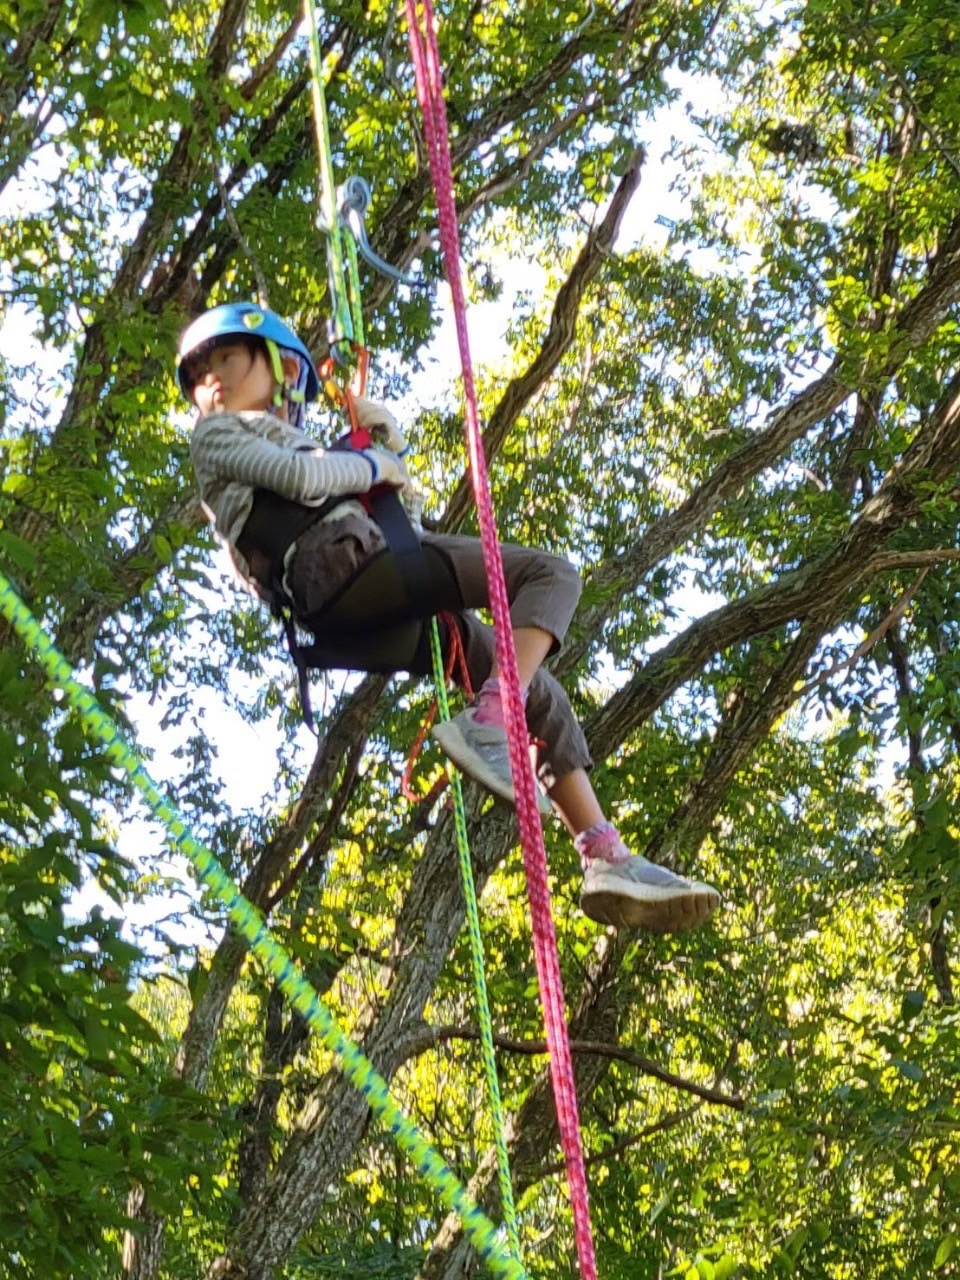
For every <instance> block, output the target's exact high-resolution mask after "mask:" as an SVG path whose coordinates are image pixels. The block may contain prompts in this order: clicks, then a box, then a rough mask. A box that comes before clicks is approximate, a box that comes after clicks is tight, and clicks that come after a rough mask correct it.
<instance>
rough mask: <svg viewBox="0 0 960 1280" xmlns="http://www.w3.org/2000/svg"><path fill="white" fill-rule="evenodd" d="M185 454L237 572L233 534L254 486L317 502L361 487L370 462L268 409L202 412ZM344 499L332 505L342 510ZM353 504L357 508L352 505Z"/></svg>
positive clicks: (243, 566) (245, 568) (241, 563)
mask: <svg viewBox="0 0 960 1280" xmlns="http://www.w3.org/2000/svg"><path fill="white" fill-rule="evenodd" d="M190 457H191V459H192V461H193V467H194V470H195V472H196V475H197V480H198V481H199V484H200V497H201V500H202V503H203V509H204V511H205V513H206V515H207V518H208V519H209V520H210V521H211V522H212V523H213V527H214V529H215V530H216V532H217V534H218V535H219V536H220V537H221V538H222V539H223V541H224V542H225V543H226V544H227V547H228V549H229V552H230V557H231V559H232V560H233V563H234V565H235V566H236V568H237V570H238V572H239V573H240V575H241V576H242V577H243V578H245V579H246V581H247V582H248V583H249V582H251V581H252V580H251V576H250V566H249V565H248V564H247V562H246V560H245V559H244V557H243V555H242V554H241V553H240V552H239V551H238V550H237V538H238V537H239V536H240V532H241V530H242V529H243V526H244V523H245V522H246V519H247V517H248V516H249V514H250V510H251V508H252V506H253V491H254V489H270V490H271V491H272V492H273V493H279V494H280V495H281V496H282V497H284V498H291V499H293V501H294V502H302V503H303V504H304V505H305V506H308V507H318V506H320V505H321V504H322V503H323V502H325V501H326V500H327V498H332V497H336V496H339V495H341V494H354V493H366V492H367V491H368V490H369V488H370V486H371V483H372V479H373V468H372V467H371V465H370V462H369V461H368V460H367V459H366V458H365V457H364V456H363V455H362V454H360V453H353V452H351V451H349V450H344V451H342V452H341V451H339V450H336V451H330V450H327V449H324V448H323V446H322V445H320V444H318V443H317V441H316V440H311V438H310V437H309V436H306V435H304V434H303V433H302V432H300V431H296V430H294V428H293V427H290V426H288V425H287V424H286V423H285V422H283V421H282V420H281V419H280V418H277V417H275V416H274V415H273V414H272V413H258V412H252V411H244V412H240V413H212V414H209V415H208V416H207V417H205V418H201V419H200V421H199V422H198V423H197V425H196V427H195V428H194V431H193V437H192V439H191V441H190ZM349 509H350V508H349V507H348V506H342V507H339V508H338V509H337V513H338V515H339V514H343V512H344V511H347V510H349ZM356 510H358V511H361V512H362V508H361V507H360V506H359V504H358V505H357V507H356Z"/></svg>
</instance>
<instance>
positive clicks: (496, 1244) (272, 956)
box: [0, 573, 526, 1280]
mask: <svg viewBox="0 0 960 1280" xmlns="http://www.w3.org/2000/svg"><path fill="white" fill-rule="evenodd" d="M0 612H2V614H3V616H4V617H5V618H6V619H7V621H8V622H9V623H10V624H11V625H12V626H13V628H14V630H15V631H16V632H17V634H18V635H19V636H20V638H21V639H22V640H23V642H24V644H25V645H26V646H27V648H28V649H30V650H31V651H32V652H33V653H34V655H35V656H36V658H37V660H38V661H39V663H40V665H41V666H42V667H43V670H44V671H45V672H46V674H47V676H48V678H49V679H50V680H51V681H52V682H53V683H54V684H58V685H59V686H60V687H61V688H62V689H63V691H64V693H65V694H66V695H67V698H68V700H69V702H70V704H71V706H73V708H74V709H75V710H76V711H77V712H78V714H79V716H80V721H81V724H82V725H83V728H84V730H85V732H86V733H88V734H89V735H90V736H91V737H93V738H96V739H98V740H99V741H100V742H101V744H102V745H103V747H104V748H105V750H106V754H107V756H108V758H109V759H110V760H111V761H112V762H113V763H114V764H115V765H117V766H118V767H119V768H120V769H122V770H123V771H124V773H125V774H126V775H127V777H128V779H129V780H130V782H131V783H132V784H133V785H134V787H136V789H137V790H138V791H139V792H140V794H141V795H142V796H143V798H144V799H145V800H146V802H147V804H148V805H149V806H150V809H151V810H152V812H153V814H154V815H155V817H156V818H157V819H158V820H159V821H160V822H161V823H163V825H164V826H165V827H166V829H167V831H168V832H169V835H170V837H171V841H172V843H173V844H174V846H175V847H176V848H177V849H178V850H179V851H180V852H181V853H182V854H183V855H184V856H185V857H186V858H187V859H188V860H189V862H190V864H191V866H192V867H193V870H194V873H195V875H196V877H197V879H198V880H199V881H200V883H201V884H202V885H204V886H205V887H206V888H207V889H209V890H210V892H211V893H212V894H214V896H215V897H217V898H219V900H220V901H221V902H222V903H223V905H224V906H225V907H226V909H227V914H228V915H229V917H230V920H231V921H232V923H233V925H234V927H235V928H236V929H237V931H238V932H239V933H240V935H241V936H242V937H243V939H244V940H245V941H246V943H247V944H248V946H249V947H250V950H251V951H252V952H253V954H254V955H255V956H256V957H257V959H258V960H259V961H260V963H261V964H262V965H263V967H264V968H265V969H266V970H267V972H268V973H269V974H271V975H272V977H273V978H274V979H275V980H276V982H277V985H278V986H279V987H280V990H281V991H282V992H283V994H284V995H285V996H286V997H287V999H288V1000H289V1001H290V1003H291V1004H292V1005H293V1007H294V1008H295V1009H296V1011H297V1012H298V1013H299V1014H300V1015H301V1016H302V1017H303V1018H304V1019H305V1020H306V1022H307V1023H308V1025H309V1026H310V1027H311V1028H312V1030H313V1031H315V1032H316V1033H317V1035H319V1036H320V1038H321V1039H322V1040H323V1042H324V1044H326V1046H327V1048H328V1049H330V1051H331V1052H332V1053H333V1054H334V1056H335V1058H336V1061H337V1065H338V1067H339V1068H340V1070H341V1071H342V1072H343V1074H344V1075H345V1076H346V1078H347V1079H348V1080H349V1081H350V1083H351V1084H352V1085H354V1086H355V1087H356V1088H357V1089H359V1090H360V1092H361V1093H362V1094H363V1096H364V1097H365V1098H366V1100H367V1102H368V1104H369V1106H370V1109H371V1111H372V1112H373V1114H374V1115H375V1116H376V1117H377V1119H378V1120H379V1121H380V1122H381V1124H382V1125H383V1126H384V1127H385V1128H386V1129H387V1130H388V1131H389V1133H390V1135H391V1136H392V1137H393V1138H394V1139H395V1141H396V1143H397V1146H398V1147H399V1148H400V1149H401V1151H403V1152H404V1153H405V1154H406V1155H407V1156H409V1158H410V1159H411V1161H412V1162H413V1164H414V1165H415V1166H416V1168H417V1170H418V1172H419V1173H420V1174H421V1176H422V1177H423V1178H424V1179H425V1180H426V1181H427V1182H428V1183H429V1184H430V1185H431V1186H432V1187H433V1189H434V1190H435V1191H436V1192H437V1194H438V1196H439V1198H440V1200H441V1201H442V1203H443V1204H444V1205H445V1206H446V1207H447V1208H448V1209H451V1210H453V1211H454V1212H456V1213H458V1214H459V1215H460V1220H461V1221H462V1223H463V1229H464V1232H465V1233H466V1235H467V1237H468V1239H469V1240H470V1242H471V1244H472V1245H473V1247H474V1248H475V1249H476V1250H477V1252H478V1253H479V1254H480V1257H481V1258H482V1259H483V1260H484V1262H485V1263H486V1264H487V1266H488V1267H489V1269H490V1271H491V1272H492V1274H493V1275H495V1276H503V1277H506V1280H526V1272H525V1271H524V1270H523V1268H522V1267H521V1265H520V1264H519V1262H517V1261H516V1260H515V1259H514V1258H512V1257H511V1256H510V1255H509V1254H508V1253H507V1252H506V1250H505V1249H504V1247H503V1245H502V1243H501V1242H500V1240H499V1239H498V1235H499V1232H498V1229H497V1227H496V1226H495V1225H494V1224H493V1223H492V1222H491V1221H490V1219H489V1218H488V1217H487V1216H486V1215H485V1214H484V1213H483V1211H482V1210H481V1209H480V1207H479V1206H478V1205H477V1203H476V1202H475V1201H474V1200H473V1198H472V1197H471V1196H470V1195H469V1193H468V1192H467V1191H466V1190H465V1189H464V1188H463V1187H462V1186H461V1184H460V1183H459V1182H458V1181H457V1178H456V1176H455V1175H454V1173H453V1171H452V1170H451V1169H450V1168H449V1167H448V1166H447V1165H446V1164H445V1163H444V1161H443V1160H442V1159H441V1157H440V1156H439V1155H438V1153H437V1152H436V1151H435V1150H434V1148H433V1147H432V1146H431V1145H430V1143H429V1142H427V1140H426V1139H425V1138H424V1137H423V1135H422V1134H421V1133H420V1132H419V1130H418V1129H417V1128H416V1126H415V1125H413V1124H411V1122H410V1121H409V1120H408V1119H407V1118H406V1117H405V1116H404V1114H403V1112H402V1111H401V1110H400V1108H399V1107H398V1106H397V1104H396V1102H394V1100H393V1098H392V1097H391V1096H390V1091H389V1088H388V1086H387V1082H386V1080H384V1078H383V1077H382V1076H381V1075H380V1074H379V1073H378V1072H377V1070H376V1068H375V1067H374V1066H373V1064H372V1063H371V1062H370V1061H369V1060H368V1059H367V1058H365V1057H364V1055H363V1054H362V1053H361V1051H360V1049H359V1048H358V1047H357V1046H356V1045H355V1044H354V1043H353V1042H352V1041H351V1040H350V1039H348V1038H347V1036H346V1035H345V1034H344V1033H343V1031H341V1029H340V1027H339V1026H338V1024H337V1022H336V1020H335V1019H334V1018H333V1016H332V1015H331V1014H330V1013H329V1012H328V1011H327V1010H326V1009H325V1008H324V1006H323V1004H322V1003H321V1002H320V998H319V996H318V995H317V993H316V992H315V991H314V989H313V987H312V986H311V985H310V983H309V982H307V980H306V978H304V976H303V974H302V973H301V971H300V969H299V967H298V966H297V964H296V963H295V961H293V960H292V959H291V958H290V956H288V955H287V953H286V952H285V951H284V949H283V947H282V946H281V945H280V943H279V942H277V940H276V938H275V937H274V936H273V934H272V933H271V932H270V930H269V929H268V928H267V926H266V925H265V924H264V922H263V918H262V916H261V915H260V913H259V912H258V911H257V909H256V907H254V906H253V904H252V903H250V902H248V901H247V899H246V898H245V897H244V896H243V895H242V894H241V893H240V890H239V889H238V888H237V886H236V885H235V884H234V883H233V881H232V880H231V879H230V877H229V876H228V875H227V873H226V872H225V871H224V869H223V867H222V866H221V865H220V863H219V862H218V861H217V859H216V858H215V857H214V856H213V854H212V853H211V852H210V850H209V849H207V848H205V847H204V846H203V845H202V844H200V843H199V841H198V840H196V839H195V838H194V836H193V835H192V834H191V833H190V830H189V828H188V826H187V823H186V821H185V819H184V816H183V814H182V813H180V811H179V810H178V809H177V807H176V806H175V805H174V804H173V802H172V801H171V800H170V799H168V797H167V796H165V795H164V794H163V793H162V792H161V791H160V790H159V788H158V787H157V786H156V784H155V783H154V782H153V780H152V779H151V778H150V775H149V774H148V773H147V771H146V769H144V767H143V765H142V764H141V763H140V761H139V760H138V759H137V756H136V754H135V753H134V751H133V749H132V748H131V747H130V746H129V745H128V744H127V742H126V741H125V740H124V739H123V737H122V736H121V734H120V732H119V730H118V729H117V726H116V725H115V724H114V722H113V721H112V720H111V719H110V717H109V716H108V715H107V714H106V712H105V711H104V710H103V708H102V707H101V706H100V705H99V703H98V702H97V701H96V699H95V698H94V697H93V695H92V694H91V693H90V692H89V690H87V689H85V688H84V687H83V685H81V684H79V683H78V681H77V679H76V677H75V675H74V673H73V669H72V668H71V666H70V664H69V663H68V662H67V660H66V658H65V657H64V656H63V654H61V653H60V652H59V651H58V650H57V648H56V647H55V645H54V643H53V641H52V640H51V639H50V637H49V636H48V635H47V633H46V632H45V631H44V630H43V628H42V627H41V625H40V623H39V622H38V621H37V620H36V618H35V617H34V616H33V614H32V613H31V612H30V610H29V609H28V608H27V606H26V605H25V604H24V603H23V601H22V600H21V599H20V597H19V596H18V595H17V593H16V591H15V590H14V588H13V586H12V584H11V583H10V581H9V579H7V578H6V577H5V576H4V575H3V573H0Z"/></svg>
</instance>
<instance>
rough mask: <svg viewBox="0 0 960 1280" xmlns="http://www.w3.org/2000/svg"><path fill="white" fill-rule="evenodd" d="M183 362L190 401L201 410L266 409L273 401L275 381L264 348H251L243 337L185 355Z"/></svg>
mask: <svg viewBox="0 0 960 1280" xmlns="http://www.w3.org/2000/svg"><path fill="white" fill-rule="evenodd" d="M185 364H186V371H185V373H186V377H187V379H188V381H189V383H190V385H191V386H192V388H193V403H194V404H195V405H196V406H197V408H198V409H199V410H200V413H201V414H208V413H222V412H224V411H228V412H231V413H238V412H240V411H241V410H244V409H254V410H260V411H261V412H265V411H266V410H268V409H270V408H271V407H272V405H273V393H274V391H275V390H276V386H277V384H276V382H275V381H274V377H273V372H272V371H271V369H270V364H269V361H268V360H267V354H266V352H265V351H260V350H252V349H251V348H250V347H249V346H248V345H247V344H246V343H245V342H242V341H238V342H225V343H223V344H222V345H221V346H217V347H214V349H213V350H212V351H209V352H206V353H205V354H203V355H197V356H194V357H193V358H191V357H189V356H188V357H187V359H186V361H185Z"/></svg>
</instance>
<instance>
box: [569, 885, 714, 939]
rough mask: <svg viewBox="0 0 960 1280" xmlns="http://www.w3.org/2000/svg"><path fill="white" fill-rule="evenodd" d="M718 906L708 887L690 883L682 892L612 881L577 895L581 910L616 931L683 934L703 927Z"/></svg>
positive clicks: (711, 890) (680, 890)
mask: <svg viewBox="0 0 960 1280" xmlns="http://www.w3.org/2000/svg"><path fill="white" fill-rule="evenodd" d="M719 905H720V895H719V893H717V891H716V889H712V888H711V887H710V885H707V884H698V883H692V884H690V885H689V886H687V887H685V888H682V889H674V890H670V889H658V888H656V887H655V886H653V885H639V884H636V885H626V886H625V885H624V884H623V881H620V882H619V883H617V882H613V881H611V882H610V883H608V884H606V885H605V884H604V883H603V881H602V880H601V881H600V883H599V884H596V885H593V886H591V888H590V889H589V890H584V891H583V892H582V893H581V895H580V909H581V911H582V912H583V914H584V915H585V916H588V917H589V918H590V919H591V920H595V921H596V922H597V923H598V924H610V925H613V927H614V928H615V929H648V930H649V931H650V932H651V933H686V932H687V931H688V930H690V929H698V928H699V927H700V925H702V924H706V922H707V921H708V920H709V919H710V917H711V916H712V915H713V913H714V912H715V911H716V909H717V907H719Z"/></svg>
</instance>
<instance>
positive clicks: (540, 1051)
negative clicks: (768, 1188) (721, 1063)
mask: <svg viewBox="0 0 960 1280" xmlns="http://www.w3.org/2000/svg"><path fill="white" fill-rule="evenodd" d="M479 1039H480V1032H479V1031H478V1030H476V1028H474V1027H463V1026H458V1025H456V1024H448V1025H445V1026H439V1027H425V1028H424V1030H423V1032H422V1033H421V1039H420V1042H419V1044H417V1043H416V1042H413V1044H414V1048H413V1051H412V1054H411V1056H417V1055H418V1054H420V1053H423V1052H424V1051H425V1050H426V1049H428V1048H430V1047H432V1046H433V1045H437V1044H442V1043H444V1041H447V1040H479ZM493 1043H494V1045H496V1047H497V1048H498V1049H504V1050H505V1051H506V1052H508V1053H519V1054H525V1055H526V1056H528V1057H542V1056H544V1055H545V1054H546V1053H547V1052H548V1049H547V1043H546V1041H545V1040H514V1039H512V1038H511V1037H510V1036H501V1035H495V1036H494V1037H493ZM570 1051H571V1053H589V1054H594V1055H599V1056H600V1057H604V1058H611V1059H613V1060H614V1061H617V1062H625V1063H627V1064H628V1065H629V1066H631V1067H636V1068H637V1070H638V1071H640V1072H642V1073H643V1075H645V1076H651V1077H652V1078H653V1079H655V1080H659V1081H661V1082H662V1083H663V1084H667V1085H669V1086H670V1087H671V1089H679V1090H680V1091H681V1092H683V1093H692V1094H693V1095H694V1096H695V1097H697V1098H702V1099H703V1101H704V1102H710V1103H712V1104H713V1105H714V1106H718V1107H732V1108H733V1110H734V1111H743V1110H744V1109H745V1108H746V1105H747V1103H746V1101H745V1100H744V1099H743V1098H741V1097H738V1096H737V1095H736V1094H730V1093H723V1092H721V1091H720V1090H719V1089H711V1088H710V1087H709V1086H707V1085H702V1084H698V1083H697V1082H696V1081H695V1080H687V1079H686V1078H685V1077H684V1076H679V1075H677V1074H676V1073H675V1072H673V1071H668V1070H667V1069H666V1067H661V1066H660V1065H659V1064H658V1063H656V1062H654V1061H652V1059H650V1058H645V1057H643V1055H642V1054H639V1053H637V1052H636V1051H635V1050H633V1049H629V1048H627V1047H626V1046H625V1045H620V1044H607V1043H606V1042H605V1041H601V1040H571V1041H570Z"/></svg>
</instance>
